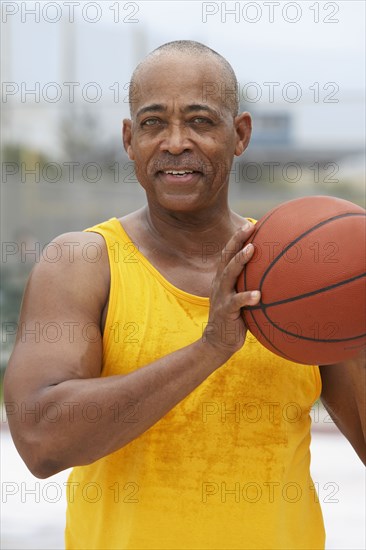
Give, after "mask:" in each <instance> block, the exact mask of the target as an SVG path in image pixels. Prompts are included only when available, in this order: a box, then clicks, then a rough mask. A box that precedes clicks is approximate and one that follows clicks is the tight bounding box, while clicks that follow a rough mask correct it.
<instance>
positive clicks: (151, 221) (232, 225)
mask: <svg viewBox="0 0 366 550" xmlns="http://www.w3.org/2000/svg"><path fill="white" fill-rule="evenodd" d="M143 217H144V219H145V223H146V226H147V229H148V231H149V233H150V234H151V236H152V237H153V238H154V240H156V241H157V242H158V243H159V244H160V246H164V245H165V246H166V249H167V250H176V251H177V252H178V254H179V255H184V256H189V257H192V256H199V257H202V254H206V255H207V256H210V257H211V258H212V259H214V258H215V257H217V256H218V255H220V253H221V250H222V249H223V247H224V246H225V244H226V243H227V241H228V240H229V239H230V237H231V236H232V234H233V232H234V231H235V230H236V229H237V228H238V227H240V225H242V222H243V219H242V218H241V217H240V216H239V215H238V214H235V212H233V211H232V210H230V208H229V206H228V204H226V205H225V207H223V205H220V208H216V209H210V210H209V211H207V210H204V211H198V212H194V213H192V212H189V213H187V212H171V211H166V210H162V209H157V208H154V206H152V205H149V207H145V208H144V210H143Z"/></svg>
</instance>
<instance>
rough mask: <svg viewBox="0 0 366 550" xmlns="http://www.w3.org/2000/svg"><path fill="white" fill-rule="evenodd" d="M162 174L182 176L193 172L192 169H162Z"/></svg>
mask: <svg viewBox="0 0 366 550" xmlns="http://www.w3.org/2000/svg"><path fill="white" fill-rule="evenodd" d="M162 172H163V174H171V175H172V176H178V177H183V176H186V175H187V174H194V173H195V171H194V170H163V171H162Z"/></svg>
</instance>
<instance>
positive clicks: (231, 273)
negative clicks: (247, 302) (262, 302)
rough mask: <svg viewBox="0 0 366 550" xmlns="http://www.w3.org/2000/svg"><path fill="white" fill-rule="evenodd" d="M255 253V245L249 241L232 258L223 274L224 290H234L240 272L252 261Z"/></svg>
mask: <svg viewBox="0 0 366 550" xmlns="http://www.w3.org/2000/svg"><path fill="white" fill-rule="evenodd" d="M253 254H254V246H253V245H252V243H249V244H247V245H246V246H245V247H244V248H242V249H241V250H240V251H239V252H237V253H236V254H235V256H234V257H233V258H232V259H231V260H230V262H229V263H228V265H227V266H226V267H225V269H224V271H223V273H222V276H221V285H220V287H221V291H222V292H230V291H231V292H232V291H233V290H234V288H235V287H236V282H237V280H238V277H239V275H240V273H241V272H242V271H243V269H244V266H245V264H247V263H248V262H249V261H250V259H251V257H252V256H253ZM253 290H255V289H253Z"/></svg>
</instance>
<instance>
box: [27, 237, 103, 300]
mask: <svg viewBox="0 0 366 550" xmlns="http://www.w3.org/2000/svg"><path fill="white" fill-rule="evenodd" d="M109 285H110V272H109V261H108V252H107V247H106V244H105V241H104V238H103V237H102V236H101V235H99V234H97V233H94V232H84V231H75V232H70V233H64V234H62V235H59V236H58V237H55V238H54V239H53V240H52V241H50V242H49V243H48V244H47V245H46V246H45V247H44V249H43V250H42V254H41V256H40V261H39V262H38V263H37V264H36V265H35V266H34V268H33V270H32V272H31V275H30V278H29V282H28V285H27V290H28V291H29V290H31V289H32V288H34V289H35V290H36V291H38V292H41V295H43V296H44V297H47V296H49V295H50V294H54V293H57V294H58V295H59V296H62V295H65V297H66V294H67V295H71V296H73V298H74V299H76V298H77V297H79V298H80V302H81V303H83V302H84V304H85V302H87V301H88V300H89V299H92V301H93V303H97V304H99V306H100V307H102V306H103V304H104V303H105V302H106V300H107V298H108V293H109Z"/></svg>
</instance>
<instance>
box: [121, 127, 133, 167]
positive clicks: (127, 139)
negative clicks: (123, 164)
mask: <svg viewBox="0 0 366 550" xmlns="http://www.w3.org/2000/svg"><path fill="white" fill-rule="evenodd" d="M122 138H123V146H124V148H125V151H126V153H127V154H128V158H129V159H130V160H135V155H134V153H133V149H132V145H131V141H132V120H130V119H129V118H125V119H124V120H123V128H122Z"/></svg>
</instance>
